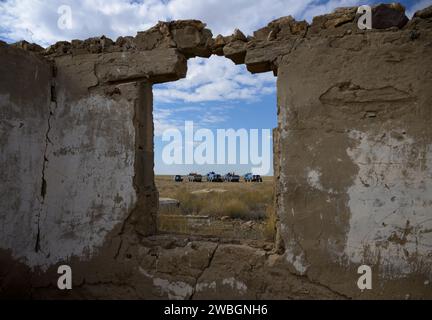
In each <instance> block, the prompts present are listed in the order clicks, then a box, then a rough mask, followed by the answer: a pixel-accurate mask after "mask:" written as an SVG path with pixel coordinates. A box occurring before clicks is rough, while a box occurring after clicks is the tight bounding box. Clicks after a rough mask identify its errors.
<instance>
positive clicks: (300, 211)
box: [0, 4, 432, 299]
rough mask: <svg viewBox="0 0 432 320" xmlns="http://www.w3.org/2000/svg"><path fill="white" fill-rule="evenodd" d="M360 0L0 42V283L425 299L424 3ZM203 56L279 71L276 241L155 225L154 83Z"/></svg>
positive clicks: (183, 295)
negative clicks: (45, 43)
mask: <svg viewBox="0 0 432 320" xmlns="http://www.w3.org/2000/svg"><path fill="white" fill-rule="evenodd" d="M356 11H357V8H341V9H337V10H336V11H334V12H333V13H331V14H327V15H323V16H318V17H315V18H314V19H313V22H312V23H311V24H308V23H307V22H305V21H301V22H298V21H295V20H294V19H293V18H291V17H284V18H280V19H278V20H275V21H273V22H271V23H269V25H268V26H266V27H264V28H262V29H260V30H258V31H256V32H254V35H253V36H249V37H246V36H245V35H244V34H243V33H242V32H241V31H239V30H236V31H235V32H234V34H233V35H231V36H225V37H224V36H221V35H219V36H217V37H215V38H214V37H213V35H212V33H211V31H210V30H208V29H206V27H205V24H204V23H202V22H200V21H194V20H185V21H173V22H160V23H158V24H157V25H156V26H155V27H153V28H152V29H150V30H147V31H144V32H138V34H137V36H136V37H120V38H118V39H117V40H116V41H115V42H114V41H112V40H110V39H108V38H106V37H100V38H91V39H88V40H84V41H80V40H74V41H72V42H58V43H56V44H54V45H52V46H51V47H49V48H47V49H44V48H41V47H39V46H38V45H36V44H30V43H27V42H24V41H22V42H19V43H16V44H11V45H8V44H6V43H4V42H2V43H0V62H1V63H0V114H1V117H0V120H1V122H0V131H1V132H0V165H1V170H0V181H1V183H0V296H1V297H7V298H10V297H25V298H79V299H85V298H129V299H135V298H136V299H159V298H170V299H201V298H240V299H265V298H275V299H276V298H277V299H297V298H314V299H315V298H317V299H318V298H338V299H339V298H340V299H348V298H353V299H363V298H401V299H405V298H429V299H431V298H432V285H431V282H432V125H431V123H432V105H431V101H432V7H429V8H426V9H424V10H422V11H419V12H417V13H416V14H415V15H414V17H413V18H412V19H411V20H408V19H407V17H406V16H405V9H404V8H403V7H402V6H400V5H398V4H392V5H379V6H375V7H374V8H373V24H374V25H373V27H374V29H373V30H367V31H362V30H359V29H358V27H357V20H358V18H359V15H357V14H356ZM213 54H215V55H219V56H225V57H227V58H229V59H231V60H232V61H233V62H234V63H236V64H245V65H246V66H247V69H248V70H249V71H250V72H252V73H259V72H268V71H271V72H273V73H274V74H275V76H277V96H278V127H277V128H276V129H275V130H274V154H275V156H274V169H275V193H276V197H275V198H276V199H275V201H276V213H277V218H278V223H277V236H276V239H275V246H274V248H269V247H268V246H262V245H260V244H259V243H246V242H241V241H237V242H235V241H229V240H224V239H208V238H200V237H192V236H191V237H187V236H183V237H181V236H174V235H161V234H158V233H157V230H156V214H157V210H158V192H157V190H156V187H155V183H154V172H153V167H154V155H153V152H154V151H153V119H152V104H153V98H152V85H153V84H155V83H162V82H168V81H176V80H178V79H181V78H184V77H185V76H186V72H187V59H189V58H193V57H210V56H211V55H213ZM62 264H68V265H70V266H71V267H72V270H73V290H71V291H67V292H64V291H60V290H58V289H57V279H58V275H57V267H58V266H59V265H62ZM362 264H367V265H370V266H371V267H372V270H373V285H374V286H373V290H366V291H364V292H361V291H360V290H359V289H358V287H357V279H358V277H359V275H358V274H357V269H358V267H359V266H360V265H362Z"/></svg>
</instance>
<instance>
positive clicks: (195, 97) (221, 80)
mask: <svg viewBox="0 0 432 320" xmlns="http://www.w3.org/2000/svg"><path fill="white" fill-rule="evenodd" d="M274 91H275V77H274V76H273V74H272V73H265V74H258V75H251V74H249V73H248V72H247V71H246V69H245V67H244V66H236V65H234V64H233V63H232V62H231V61H230V60H227V59H225V58H221V57H216V56H214V57H211V58H210V59H202V58H196V59H192V60H189V63H188V73H187V76H186V78H185V79H182V80H180V81H176V82H173V83H168V84H165V85H162V86H157V87H155V89H154V95H155V99H156V100H158V101H161V102H174V101H178V100H181V101H185V102H205V101H224V100H256V99H257V98H258V97H259V96H260V95H262V94H271V93H273V92H274Z"/></svg>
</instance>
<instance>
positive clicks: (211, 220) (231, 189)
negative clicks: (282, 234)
mask: <svg viewBox="0 0 432 320" xmlns="http://www.w3.org/2000/svg"><path fill="white" fill-rule="evenodd" d="M204 180H205V179H204ZM156 186H157V188H158V190H159V196H160V198H170V199H175V200H178V201H179V206H178V207H177V206H175V205H174V206H173V205H167V206H165V205H163V204H162V205H161V206H160V209H159V215H158V223H159V231H161V232H171V233H180V234H191V235H204V236H215V237H221V238H231V239H250V240H263V241H270V242H271V241H273V238H274V234H275V221H274V215H273V177H263V182H262V183H246V182H244V181H243V179H242V181H241V182H239V183H235V182H233V183H230V182H219V183H212V182H205V181H204V182H201V183H197V182H188V181H183V182H175V181H174V179H173V177H172V176H157V177H156Z"/></svg>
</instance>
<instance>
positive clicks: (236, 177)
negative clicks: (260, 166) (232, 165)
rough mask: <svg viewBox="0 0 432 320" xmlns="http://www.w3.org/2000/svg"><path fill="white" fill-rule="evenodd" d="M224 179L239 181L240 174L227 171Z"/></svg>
mask: <svg viewBox="0 0 432 320" xmlns="http://www.w3.org/2000/svg"><path fill="white" fill-rule="evenodd" d="M224 180H225V181H226V182H240V176H239V175H237V174H235V173H234V172H229V173H227V174H226V175H225V177H224Z"/></svg>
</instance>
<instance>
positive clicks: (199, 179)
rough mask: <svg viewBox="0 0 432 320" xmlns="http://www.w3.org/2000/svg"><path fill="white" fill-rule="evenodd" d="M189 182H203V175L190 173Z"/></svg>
mask: <svg viewBox="0 0 432 320" xmlns="http://www.w3.org/2000/svg"><path fill="white" fill-rule="evenodd" d="M188 181H189V182H202V175H200V174H198V173H190V174H189V175H188Z"/></svg>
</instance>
